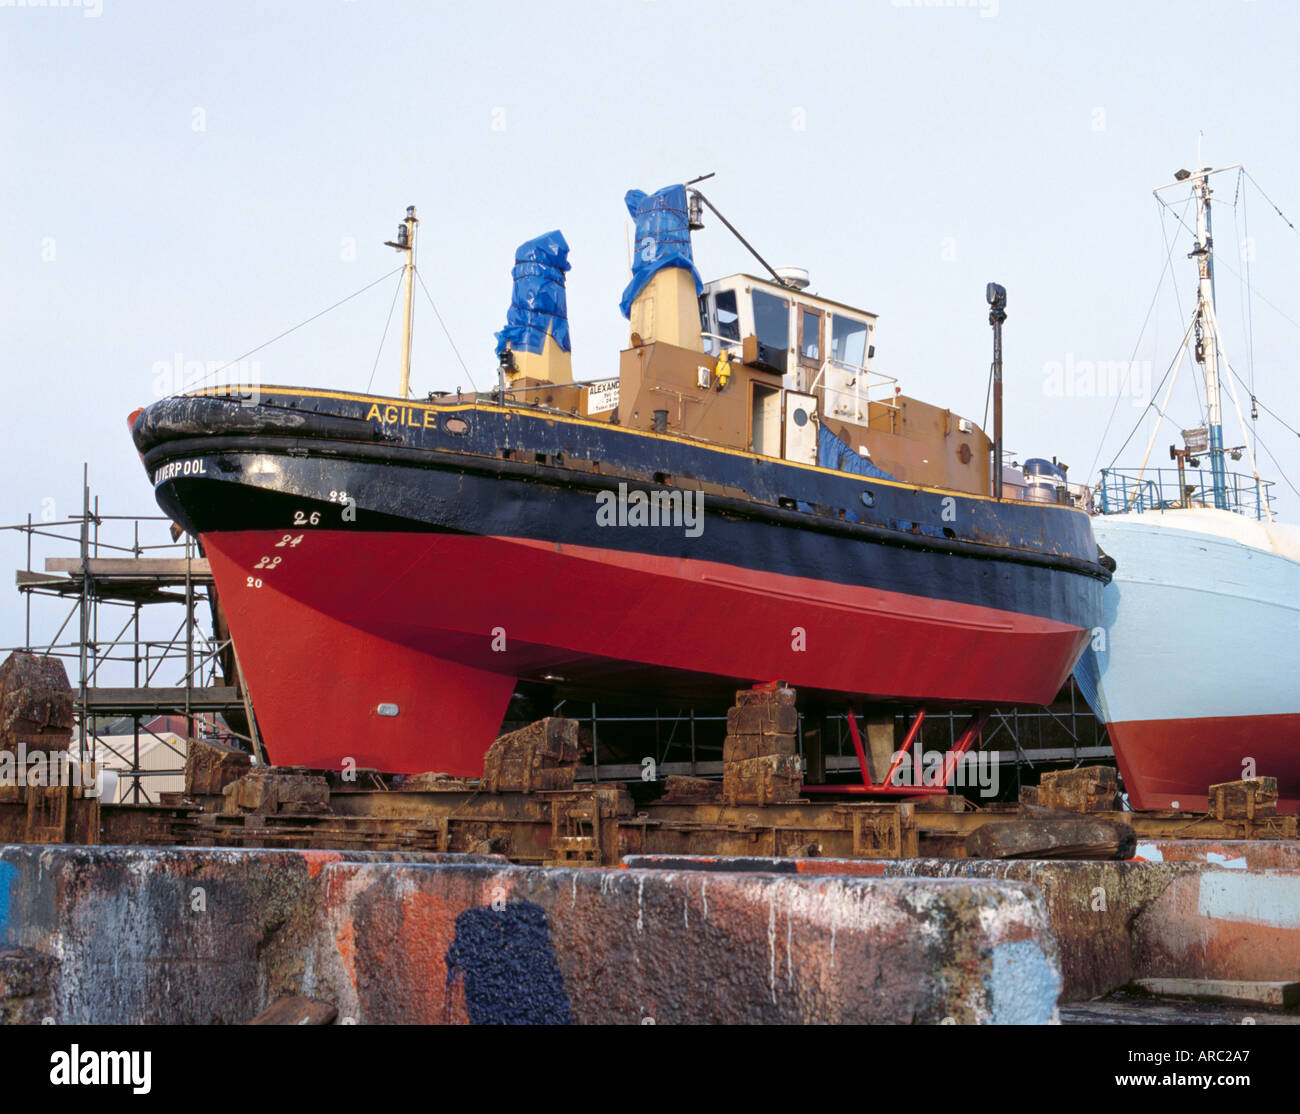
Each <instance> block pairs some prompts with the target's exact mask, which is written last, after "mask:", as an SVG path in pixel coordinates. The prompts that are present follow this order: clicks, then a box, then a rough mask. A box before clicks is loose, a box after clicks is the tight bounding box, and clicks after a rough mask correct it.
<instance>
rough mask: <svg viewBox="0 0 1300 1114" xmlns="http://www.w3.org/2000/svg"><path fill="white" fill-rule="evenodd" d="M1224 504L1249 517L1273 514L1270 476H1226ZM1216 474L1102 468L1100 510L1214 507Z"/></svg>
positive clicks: (1121, 511)
mask: <svg viewBox="0 0 1300 1114" xmlns="http://www.w3.org/2000/svg"><path fill="white" fill-rule="evenodd" d="M1224 479H1225V490H1224V508H1223V509H1225V510H1229V511H1232V512H1233V513H1234V514H1239V515H1243V516H1244V517H1246V518H1255V519H1267V518H1269V517H1270V504H1271V499H1272V496H1271V494H1270V491H1269V489H1270V488H1272V487H1273V482H1272V481H1271V480H1259V479H1256V478H1255V477H1254V476H1251V475H1247V474H1246V473H1243V472H1228V473H1227V474H1226V475H1225V477H1224ZM1215 505H1216V504H1215V501H1214V475H1213V473H1212V472H1211V471H1210V469H1209V468H1184V469H1182V470H1181V471H1180V470H1179V469H1177V468H1148V469H1146V470H1145V471H1139V470H1138V469H1136V468H1103V469H1102V470H1101V480H1100V481H1099V482H1098V484H1097V499H1096V507H1097V511H1098V512H1099V513H1100V514H1128V513H1133V512H1136V513H1138V514H1141V513H1142V512H1144V511H1168V510H1181V509H1183V508H1186V507H1214V506H1215Z"/></svg>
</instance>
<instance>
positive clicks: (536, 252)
mask: <svg viewBox="0 0 1300 1114" xmlns="http://www.w3.org/2000/svg"><path fill="white" fill-rule="evenodd" d="M568 269H569V245H568V243H567V242H566V241H565V239H564V234H563V233H562V232H561V231H560V230H559V229H558V228H557V229H555V230H554V231H552V232H544V233H543V234H542V235H540V236H537V237H535V238H534V239H532V240H527V241H525V242H524V243H522V244H520V245H519V250H518V251H516V252H515V265H514V269H513V270H512V271H511V272H510V274H511V275H512V276H513V277H514V280H515V288H514V293H513V295H512V296H511V298H510V309H509V310H508V311H507V312H506V327H505V328H504V329H502V330H501V331H500V332H499V333H497V335H496V337H497V355H498V356H500V355H501V353H502V352H504V351H505V350H506V345H507V344H509V345H510V348H511V350H512V351H515V352H534V353H537V354H538V355H540V354H541V351H542V347H543V345H545V344H546V334H547V333H550V334H551V336H553V337H554V338H555V343H556V344H558V345H559V346H560V349H561V350H562V351H564V352H568V351H569V350H570V349H569V311H568V307H567V305H566V304H565V300H564V272H565V271H567V270H568Z"/></svg>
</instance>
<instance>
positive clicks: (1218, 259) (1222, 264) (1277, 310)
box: [1159, 198, 1300, 329]
mask: <svg viewBox="0 0 1300 1114" xmlns="http://www.w3.org/2000/svg"><path fill="white" fill-rule="evenodd" d="M1159 200H1160V204H1161V205H1164V206H1165V207H1166V208H1168V203H1167V202H1166V201H1165V200H1164V199H1163V198H1161V199H1159ZM1177 220H1178V223H1179V224H1181V225H1182V226H1183V227H1184V228H1186V229H1187V231H1188V232H1191V233H1192V235H1193V236H1195V235H1196V233H1195V232H1193V231H1192V228H1191V226H1190V225H1188V224H1187V223H1186V222H1185V221H1184V220H1183V219H1182V218H1181V217H1178V218H1177ZM1214 262H1215V264H1216V265H1217V266H1220V267H1224V268H1226V269H1227V270H1228V271H1229V272H1230V273H1231V274H1233V275H1238V274H1239V272H1238V271H1237V269H1236V268H1235V267H1233V266H1231V265H1230V264H1228V263H1225V262H1224V260H1223V258H1222V256H1216V257H1215V260H1214ZM1249 290H1250V292H1251V293H1252V294H1254V295H1255V297H1256V298H1258V299H1259V300H1260V301H1261V302H1263V303H1264V304H1265V305H1266V306H1268V308H1269V309H1271V310H1272V311H1273V312H1274V313H1276V314H1277V315H1278V316H1279V317H1283V318H1285V319H1286V320H1287V321H1288V322H1290V323H1291V324H1292V325H1294V326H1295V327H1296V328H1297V329H1300V321H1297V320H1296V319H1295V318H1294V317H1292V316H1291V315H1290V314H1289V313H1287V311H1286V310H1284V309H1282V307H1281V306H1276V305H1274V304H1273V303H1272V302H1270V301H1269V300H1268V299H1267V298H1265V297H1264V295H1263V294H1261V293H1260V292H1259V291H1258V290H1256V289H1255V288H1254V287H1253V286H1251V287H1249Z"/></svg>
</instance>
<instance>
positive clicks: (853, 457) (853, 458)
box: [817, 425, 896, 480]
mask: <svg viewBox="0 0 1300 1114" xmlns="http://www.w3.org/2000/svg"><path fill="white" fill-rule="evenodd" d="M817 463H818V464H819V465H821V467H823V468H834V469H835V470H836V471H837V472H854V473H856V474H857V475H859V476H872V477H874V478H875V479H877V480H892V479H895V478H896V477H894V476H891V475H890V474H889V473H888V472H886V471H884V470H883V469H881V468H877V467H876V466H875V465H874V464H872V463H871V461H870V460H868V459H867V458H866V457H865V456H862V455H861V454H860V453H857V452H855V451H854V450H853V447H852V446H851V445H849V444H847V443H846V442H844V441H841V440H840V439H839V438H838V437H836V436H835V434H833V433H832V432H831V431H830V430H829V429H827V428H826V427H825V426H824V425H823V426H821V427H820V428H819V429H818V430H817Z"/></svg>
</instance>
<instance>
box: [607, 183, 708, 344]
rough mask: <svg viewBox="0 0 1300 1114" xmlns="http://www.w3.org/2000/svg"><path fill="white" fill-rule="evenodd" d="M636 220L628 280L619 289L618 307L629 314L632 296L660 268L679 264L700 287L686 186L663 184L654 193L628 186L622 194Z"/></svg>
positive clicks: (633, 297)
mask: <svg viewBox="0 0 1300 1114" xmlns="http://www.w3.org/2000/svg"><path fill="white" fill-rule="evenodd" d="M623 200H624V202H626V204H627V211H628V212H629V213H631V214H632V216H633V218H634V219H635V220H636V244H635V246H634V248H635V250H634V251H633V253H632V281H631V282H630V283H628V284H627V289H626V290H624V291H623V300H622V301H621V302H620V303H619V307H618V308H619V309H621V310H622V311H623V316H624V317H627V318H629V319H630V318H631V316H632V303H633V302H634V301H636V296H637V295H638V294H640V293H641V291H642V290H644V289H645V288H646V285H647V284H648V283H649V282H650V280H651V279H652V278H654V276H655V275H656V274H658V273H659V272H660V271H662V270H664V269H666V268H668V267H681V268H683V269H684V270H687V271H690V273H691V277H692V278H694V279H695V293H696V294H697V295H698V294H699V293H700V292H701V291H702V290H703V289H704V283H702V282H701V281H700V275H699V272H698V271H697V270H696V269H695V261H694V259H693V257H692V256H691V229H690V223H689V218H688V216H687V212H686V187H685V186H665V187H664V188H663V189H661V190H656V191H655V192H654V193H642V192H641V191H640V190H628V191H627V195H626V196H625V197H624V198H623Z"/></svg>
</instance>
